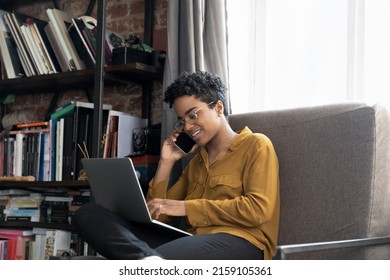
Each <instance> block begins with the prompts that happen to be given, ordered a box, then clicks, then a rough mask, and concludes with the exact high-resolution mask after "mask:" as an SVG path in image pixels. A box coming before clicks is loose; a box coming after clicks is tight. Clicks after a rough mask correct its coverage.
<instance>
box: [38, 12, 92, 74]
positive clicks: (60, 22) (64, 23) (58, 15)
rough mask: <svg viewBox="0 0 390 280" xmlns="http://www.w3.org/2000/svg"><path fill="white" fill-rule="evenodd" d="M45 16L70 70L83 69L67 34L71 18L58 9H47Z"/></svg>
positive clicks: (81, 62)
mask: <svg viewBox="0 0 390 280" xmlns="http://www.w3.org/2000/svg"><path fill="white" fill-rule="evenodd" d="M46 14H47V16H48V18H49V21H50V22H52V23H53V28H54V31H55V38H57V40H58V42H59V45H60V46H61V48H63V50H64V53H65V56H66V58H67V61H68V63H69V64H70V65H71V67H72V70H83V69H85V64H84V62H83V61H82V60H81V59H80V57H79V55H78V53H77V50H76V48H75V46H74V43H73V41H72V39H71V37H70V34H69V32H68V28H69V26H70V25H71V23H72V16H71V15H69V14H67V13H65V12H63V11H61V10H58V9H47V10H46Z"/></svg>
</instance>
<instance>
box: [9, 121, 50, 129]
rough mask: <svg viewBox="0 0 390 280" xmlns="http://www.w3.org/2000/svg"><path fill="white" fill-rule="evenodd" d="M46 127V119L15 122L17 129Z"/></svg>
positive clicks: (47, 123)
mask: <svg viewBox="0 0 390 280" xmlns="http://www.w3.org/2000/svg"><path fill="white" fill-rule="evenodd" d="M37 127H39V128H42V127H44V128H48V127H49V122H48V121H38V122H30V123H18V124H16V128H17V129H22V128H37Z"/></svg>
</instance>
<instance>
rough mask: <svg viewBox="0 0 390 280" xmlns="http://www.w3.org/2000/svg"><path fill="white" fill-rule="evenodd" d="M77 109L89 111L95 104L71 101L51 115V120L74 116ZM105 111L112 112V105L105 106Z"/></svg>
mask: <svg viewBox="0 0 390 280" xmlns="http://www.w3.org/2000/svg"><path fill="white" fill-rule="evenodd" d="M75 107H83V108H88V109H93V108H94V104H93V103H91V102H84V101H70V102H69V103H67V104H65V105H63V106H62V107H60V108H58V109H57V110H56V111H55V112H53V113H51V114H50V119H59V118H64V117H67V116H70V115H72V113H73V111H74V108H75ZM102 107H103V110H111V109H112V105H109V104H103V106H102Z"/></svg>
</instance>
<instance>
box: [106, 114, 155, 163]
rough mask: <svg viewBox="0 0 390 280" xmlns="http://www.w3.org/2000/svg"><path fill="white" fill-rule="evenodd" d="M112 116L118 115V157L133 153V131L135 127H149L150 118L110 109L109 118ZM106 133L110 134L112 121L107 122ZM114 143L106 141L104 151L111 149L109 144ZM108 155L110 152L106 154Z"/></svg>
mask: <svg viewBox="0 0 390 280" xmlns="http://www.w3.org/2000/svg"><path fill="white" fill-rule="evenodd" d="M111 116H118V129H117V131H118V135H117V143H116V156H117V157H124V156H127V155H129V154H131V153H132V152H133V151H134V149H133V137H132V131H133V129H134V128H139V127H147V126H148V120H147V119H143V118H139V117H135V116H133V115H131V114H128V113H125V112H121V111H115V110H110V111H109V113H108V120H110V118H111ZM106 127H107V128H106V132H105V133H106V135H108V134H109V133H110V132H109V130H110V123H107V126H106ZM111 144H112V143H111V142H110V143H107V141H106V142H105V147H104V151H107V150H109V147H107V146H108V145H111ZM106 155H108V154H106Z"/></svg>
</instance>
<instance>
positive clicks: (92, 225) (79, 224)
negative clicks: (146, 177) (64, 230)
mask: <svg viewBox="0 0 390 280" xmlns="http://www.w3.org/2000/svg"><path fill="white" fill-rule="evenodd" d="M72 223H73V224H74V225H75V226H76V229H77V233H78V234H79V236H80V237H81V238H82V239H83V240H84V241H86V242H87V243H88V244H89V245H90V246H91V247H92V248H93V249H94V250H96V251H97V252H98V253H99V254H101V255H102V256H104V257H105V258H108V259H121V260H126V259H141V258H144V257H147V256H151V255H157V256H158V255H159V254H158V253H157V252H156V251H155V250H154V249H152V248H153V247H156V246H158V245H161V244H163V243H165V242H168V241H171V240H172V237H169V236H168V235H167V234H164V233H160V232H156V231H155V230H153V229H151V228H149V227H147V226H145V225H142V224H138V223H129V222H127V221H125V220H124V219H122V218H120V217H119V216H118V215H116V214H114V213H113V212H111V211H109V210H107V209H106V208H104V207H102V206H100V205H98V204H94V203H89V204H86V205H84V206H82V207H81V208H80V209H79V210H78V211H77V212H76V213H75V216H74V217H73V220H72ZM139 238H141V239H142V240H140V239H139Z"/></svg>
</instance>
